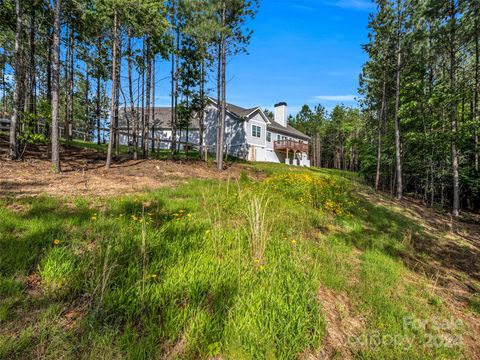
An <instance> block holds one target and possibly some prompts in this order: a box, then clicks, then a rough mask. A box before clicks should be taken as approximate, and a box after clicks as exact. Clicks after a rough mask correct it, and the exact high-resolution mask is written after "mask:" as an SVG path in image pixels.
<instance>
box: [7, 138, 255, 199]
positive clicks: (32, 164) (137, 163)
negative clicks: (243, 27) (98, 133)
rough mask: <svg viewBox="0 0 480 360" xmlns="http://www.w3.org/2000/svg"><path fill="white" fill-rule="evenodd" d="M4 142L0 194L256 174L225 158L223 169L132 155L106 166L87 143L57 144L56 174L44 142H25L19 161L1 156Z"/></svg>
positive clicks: (62, 192)
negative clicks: (58, 169) (227, 162)
mask: <svg viewBox="0 0 480 360" xmlns="http://www.w3.org/2000/svg"><path fill="white" fill-rule="evenodd" d="M5 155H6V144H5V141H4V140H3V141H2V139H0V169H1V172H0V196H11V195H13V196H15V197H21V196H35V195H40V194H48V195H54V196H71V195H73V196H78V195H94V196H104V195H118V194H128V193H133V192H136V191H141V190H146V189H155V188H159V187H164V186H175V185H177V184H179V183H182V182H185V181H186V180H187V179H190V178H199V179H228V178H230V179H237V178H239V176H240V173H241V172H242V171H246V172H248V173H249V176H251V177H254V178H255V177H262V174H260V173H255V172H252V171H251V170H250V168H249V167H248V166H246V165H243V164H230V165H229V166H228V167H227V169H226V170H225V171H223V172H219V171H217V170H216V168H215V164H208V163H205V162H203V161H195V160H188V161H187V160H183V161H182V160H175V161H173V160H132V159H131V156H129V155H124V156H118V157H115V158H114V160H113V165H112V167H111V169H109V170H106V169H105V167H104V165H105V154H104V153H102V152H98V151H96V150H93V149H80V148H75V147H64V146H62V148H61V166H62V172H61V173H60V174H53V173H52V171H51V169H52V167H51V163H50V161H49V155H48V147H47V146H35V147H30V148H29V149H27V151H26V152H25V156H24V159H23V160H22V161H8V160H6V159H5V158H6V157H5Z"/></svg>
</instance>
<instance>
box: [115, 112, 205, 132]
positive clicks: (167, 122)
mask: <svg viewBox="0 0 480 360" xmlns="http://www.w3.org/2000/svg"><path fill="white" fill-rule="evenodd" d="M125 110H126V111H125ZM141 110H142V109H141V108H137V107H136V108H135V111H141ZM130 118H131V109H130V108H129V107H127V108H126V109H125V108H124V107H122V108H120V109H119V110H118V127H119V128H121V129H123V128H127V119H129V120H130ZM152 124H153V125H155V128H157V129H171V127H172V125H171V124H172V108H170V107H154V108H153V121H151V122H150V124H149V127H151V126H152ZM132 126H133V124H132V121H130V127H132ZM198 127H199V124H198V119H197V118H196V117H194V118H193V119H192V121H191V123H190V128H191V129H198Z"/></svg>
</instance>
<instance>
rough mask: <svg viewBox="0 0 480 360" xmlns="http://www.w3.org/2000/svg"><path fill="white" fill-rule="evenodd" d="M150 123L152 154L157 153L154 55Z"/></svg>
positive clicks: (153, 56) (153, 60)
mask: <svg viewBox="0 0 480 360" xmlns="http://www.w3.org/2000/svg"><path fill="white" fill-rule="evenodd" d="M150 121H151V128H152V135H151V137H152V149H151V150H152V153H154V152H155V54H153V55H152V105H151V106H150Z"/></svg>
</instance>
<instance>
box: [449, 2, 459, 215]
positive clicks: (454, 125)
mask: <svg viewBox="0 0 480 360" xmlns="http://www.w3.org/2000/svg"><path fill="white" fill-rule="evenodd" d="M456 15H457V9H456V5H455V0H451V2H450V22H451V29H450V87H451V88H450V90H451V96H452V100H451V108H450V125H451V136H452V138H451V147H452V175H453V206H452V214H453V216H455V217H457V216H458V215H459V211H460V193H459V177H458V154H457V100H456V76H457V75H456V66H457V65H456V26H457V25H456Z"/></svg>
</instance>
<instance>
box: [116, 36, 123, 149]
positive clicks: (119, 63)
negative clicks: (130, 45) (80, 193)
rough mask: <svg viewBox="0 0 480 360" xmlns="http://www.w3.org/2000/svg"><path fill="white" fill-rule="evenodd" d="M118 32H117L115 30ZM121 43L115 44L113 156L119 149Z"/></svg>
mask: <svg viewBox="0 0 480 360" xmlns="http://www.w3.org/2000/svg"><path fill="white" fill-rule="evenodd" d="M117 31H118V30H117ZM121 46H122V44H121V41H120V39H119V41H118V44H117V64H116V65H117V75H116V77H115V79H116V81H117V85H116V86H115V91H116V92H117V93H116V95H115V100H116V101H115V121H114V131H115V142H114V145H115V155H116V156H118V154H119V149H120V132H119V130H118V112H119V107H120V67H121V64H122V55H121V54H122V52H121Z"/></svg>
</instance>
